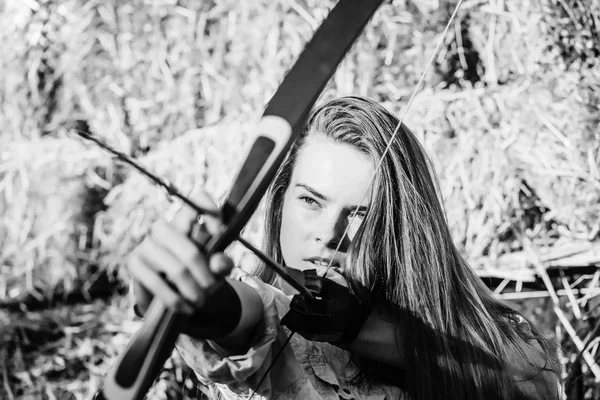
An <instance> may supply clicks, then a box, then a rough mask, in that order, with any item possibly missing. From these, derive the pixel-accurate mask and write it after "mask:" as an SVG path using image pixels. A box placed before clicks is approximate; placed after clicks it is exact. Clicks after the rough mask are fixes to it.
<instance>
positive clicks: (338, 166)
mask: <svg viewBox="0 0 600 400" xmlns="http://www.w3.org/2000/svg"><path fill="white" fill-rule="evenodd" d="M373 165H374V163H373V160H372V158H371V157H370V156H369V155H367V154H365V153H362V152H360V151H359V150H357V149H356V148H355V147H353V146H351V145H348V144H345V143H340V142H336V141H334V140H332V139H330V138H328V137H326V136H321V135H314V136H311V137H309V138H308V139H307V142H306V143H305V145H304V147H303V148H302V149H301V150H300V152H299V154H298V158H297V160H296V165H295V167H294V171H293V174H292V182H291V184H292V185H295V184H298V183H301V184H305V185H308V186H310V187H311V188H313V189H315V190H317V191H319V192H320V193H322V194H324V195H325V196H327V197H334V196H337V197H338V198H339V197H341V196H343V197H345V200H347V201H348V202H354V203H355V204H358V203H359V202H360V200H361V199H362V198H363V196H364V195H365V193H367V191H368V189H369V186H370V184H371V180H372V178H373V170H374V167H373Z"/></svg>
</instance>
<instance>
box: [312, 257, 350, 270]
mask: <svg viewBox="0 0 600 400" xmlns="http://www.w3.org/2000/svg"><path fill="white" fill-rule="evenodd" d="M304 261H308V262H310V263H312V264H314V265H316V266H318V267H329V266H331V267H333V268H339V267H340V264H341V263H340V262H339V261H338V260H337V259H333V260H332V259H331V258H327V257H310V258H305V259H304Z"/></svg>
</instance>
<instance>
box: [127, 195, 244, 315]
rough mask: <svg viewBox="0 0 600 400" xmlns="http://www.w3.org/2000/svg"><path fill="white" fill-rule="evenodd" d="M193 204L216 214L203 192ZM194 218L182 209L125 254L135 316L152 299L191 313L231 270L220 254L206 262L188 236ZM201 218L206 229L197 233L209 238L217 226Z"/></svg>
mask: <svg viewBox="0 0 600 400" xmlns="http://www.w3.org/2000/svg"><path fill="white" fill-rule="evenodd" d="M193 200H194V201H195V203H196V204H198V205H199V206H200V207H202V208H205V209H210V210H214V211H217V206H216V205H215V203H214V202H213V201H212V199H210V197H209V196H208V195H207V194H206V193H199V194H197V195H195V196H193ZM196 218H197V214H196V212H195V211H194V210H193V209H192V208H190V207H189V206H187V205H184V207H183V208H182V209H181V210H180V211H179V212H178V213H177V215H176V216H175V218H174V219H173V220H172V221H171V222H168V221H166V220H164V219H160V220H158V221H157V222H155V223H154V224H153V225H152V229H151V231H150V234H149V235H148V236H147V237H146V238H145V239H144V240H143V241H142V243H140V244H139V245H138V246H137V247H136V248H135V249H134V251H133V252H132V253H131V255H130V257H129V259H128V261H127V267H128V270H129V274H130V276H131V277H132V278H133V280H134V286H133V292H134V295H135V297H136V301H137V306H138V309H139V311H140V312H142V313H144V312H145V310H146V309H147V308H148V306H149V305H150V302H151V301H152V298H153V297H154V296H156V297H157V298H159V299H160V300H161V301H162V302H163V303H164V304H165V305H167V306H168V307H171V308H173V309H176V310H178V311H180V312H183V313H187V314H191V313H193V312H194V311H195V310H196V309H197V308H199V307H201V306H202V305H203V304H204V303H205V301H206V298H207V296H208V295H209V294H210V293H211V290H213V289H214V288H215V287H216V283H217V282H218V281H219V280H220V279H223V277H225V276H227V275H228V274H229V272H230V271H231V269H232V268H233V263H232V261H231V259H230V258H229V257H227V256H225V255H224V254H223V253H218V254H215V255H213V256H212V257H211V258H210V261H209V260H208V259H207V255H206V253H205V252H204V250H203V248H202V246H200V245H198V244H197V242H195V241H194V240H193V239H191V238H190V237H188V232H190V231H191V227H192V226H193V224H194V223H195V221H196ZM203 218H204V220H205V222H206V224H205V226H206V231H205V232H200V233H199V235H202V234H203V235H207V234H215V233H216V232H217V231H218V229H219V227H220V222H219V221H218V220H216V219H215V218H211V217H209V216H203ZM196 239H198V240H201V238H199V237H196Z"/></svg>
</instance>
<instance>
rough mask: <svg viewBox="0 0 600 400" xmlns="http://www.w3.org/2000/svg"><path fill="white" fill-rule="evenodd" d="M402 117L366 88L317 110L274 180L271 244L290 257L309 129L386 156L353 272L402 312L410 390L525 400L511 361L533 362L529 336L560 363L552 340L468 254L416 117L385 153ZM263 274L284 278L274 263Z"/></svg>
mask: <svg viewBox="0 0 600 400" xmlns="http://www.w3.org/2000/svg"><path fill="white" fill-rule="evenodd" d="M398 123H399V121H398V119H397V118H396V117H395V116H394V115H393V114H392V113H390V112H389V111H387V110H386V109H385V108H383V107H382V106H380V105H379V104H377V103H375V102H373V101H370V100H368V99H364V98H359V97H345V98H340V99H336V100H333V101H330V102H327V103H326V104H323V105H322V106H320V107H318V108H317V109H316V110H314V111H313V113H312V114H311V116H310V117H309V119H308V123H307V125H306V130H305V132H304V133H303V135H302V137H301V138H300V139H299V140H298V141H297V142H296V144H295V145H294V146H293V148H292V149H291V151H290V153H289V155H288V157H287V159H286V160H285V162H284V163H283V164H282V166H281V168H280V170H279V172H278V174H277V176H276V179H275V180H274V182H273V184H272V186H271V188H270V191H269V196H268V203H267V204H268V205H267V207H268V208H267V211H266V215H265V218H266V220H265V251H266V252H267V254H268V255H269V256H270V257H272V258H273V259H274V260H275V261H277V262H279V263H283V262H284V260H283V256H282V253H281V247H280V240H279V239H280V229H281V216H282V208H283V201H284V195H285V192H286V190H287V188H288V186H289V184H290V179H291V175H292V171H293V169H294V166H295V163H296V159H297V157H298V154H299V152H300V151H301V150H302V148H303V147H304V145H305V143H306V139H307V138H308V137H310V136H312V135H323V136H327V137H329V138H330V139H333V140H334V141H336V142H339V143H344V144H347V145H351V146H353V147H354V148H355V149H357V150H358V151H360V152H362V153H364V154H367V155H369V156H370V157H371V158H372V159H373V161H374V162H375V163H378V162H379V161H380V160H381V166H380V167H379V169H378V170H377V171H376V174H375V176H374V181H373V183H372V185H371V190H372V191H373V192H372V195H371V203H370V205H369V210H368V213H367V215H366V217H365V219H364V220H363V223H362V224H361V228H360V229H359V231H358V233H357V235H356V236H355V238H354V240H353V243H352V245H351V247H350V249H349V252H348V254H349V256H348V260H347V262H346V270H345V271H344V275H345V277H346V278H347V279H348V280H349V282H350V284H351V286H353V287H357V286H358V285H360V286H362V287H366V288H370V295H371V297H372V299H373V301H374V302H375V304H376V305H377V306H379V307H382V308H384V309H385V313H386V314H387V315H389V317H390V318H391V319H392V320H393V321H394V326H396V330H397V333H396V337H397V343H398V345H399V346H400V343H401V346H402V348H401V354H403V355H405V357H406V365H408V366H409V367H408V368H406V370H405V371H404V372H405V379H404V383H403V384H402V385H403V387H404V389H405V390H406V392H407V394H408V395H409V396H410V397H411V398H414V399H442V398H444V399H446V398H452V399H484V398H485V399H517V398H519V392H518V390H517V388H516V386H515V383H514V377H513V376H511V375H510V374H509V373H507V371H506V370H507V368H506V360H523V361H522V362H523V365H524V366H527V365H529V368H528V370H531V366H532V364H531V362H530V361H529V360H530V359H531V357H530V353H531V345H530V344H528V341H529V340H536V341H537V342H538V343H539V344H540V346H541V347H540V348H541V350H540V352H539V353H540V355H541V356H542V358H543V359H544V358H545V360H546V364H547V365H546V366H545V367H544V368H547V369H550V370H555V368H556V360H555V359H554V357H553V355H552V352H551V351H550V349H549V343H547V342H546V341H545V340H544V338H543V337H542V336H541V335H540V334H539V332H538V331H537V330H535V328H534V327H532V331H531V332H525V331H524V330H521V329H519V328H518V326H519V324H518V323H517V322H518V320H519V318H520V317H519V316H518V314H517V313H516V312H515V311H514V310H512V309H511V308H509V307H507V306H506V305H504V304H502V303H500V302H499V301H498V300H496V299H494V297H493V296H492V294H491V292H490V290H489V289H488V288H487V287H486V286H485V285H484V284H483V282H482V281H481V279H480V278H479V277H478V276H477V275H476V274H475V272H474V271H473V270H472V269H471V268H470V266H469V265H468V264H467V263H466V261H465V260H464V259H463V258H462V256H461V255H460V254H459V251H458V249H457V248H456V246H455V245H454V243H453V241H452V238H451V234H450V230H449V228H448V224H447V220H446V216H445V213H444V209H443V205H442V201H441V196H440V195H439V193H440V192H439V188H438V186H437V178H436V176H435V173H434V171H433V168H432V165H431V162H430V160H429V158H428V156H427V155H426V153H425V151H424V149H423V148H422V146H421V145H420V143H419V141H418V140H417V139H416V137H415V136H414V135H413V134H412V132H411V131H410V130H409V129H408V128H407V127H406V126H404V125H402V126H400V127H399V132H398V133H397V136H396V137H395V139H394V141H393V143H392V144H391V147H390V150H389V152H387V153H386V154H385V155H384V152H385V148H386V146H387V145H388V141H389V140H390V139H391V137H392V134H393V132H394V130H395V129H396V127H397V125H398ZM375 165H376V164H375ZM259 275H261V277H262V278H263V279H264V280H265V281H267V282H273V280H274V276H273V275H272V273H270V272H269V270H268V269H266V268H262V269H261V270H260V272H259ZM355 359H356V360H357V362H358V364H359V366H360V370H361V376H360V378H362V380H363V381H375V382H377V381H379V382H385V383H392V384H393V383H394V379H393V377H392V378H391V379H390V376H389V371H390V370H391V369H390V368H389V367H386V366H384V365H382V364H380V363H377V362H373V361H369V360H367V359H363V358H355ZM539 372H540V373H541V370H540V371H539ZM534 374H535V373H534ZM531 378H533V376H524V377H523V379H531ZM539 390H541V391H545V390H547V391H548V393H547V396H544V395H542V396H541V397H540V398H554V396H555V395H553V393H550V390H551V389H550V388H539Z"/></svg>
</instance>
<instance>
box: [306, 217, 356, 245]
mask: <svg viewBox="0 0 600 400" xmlns="http://www.w3.org/2000/svg"><path fill="white" fill-rule="evenodd" d="M347 222H348V213H347V212H345V211H341V212H330V213H328V215H322V216H321V218H320V219H319V221H317V222H316V224H315V225H316V226H315V231H314V232H315V233H314V235H315V240H316V241H317V242H319V243H322V244H323V245H324V246H325V247H327V248H330V249H334V250H335V249H336V248H338V246H339V249H338V251H340V252H346V250H347V249H348V247H349V246H350V239H349V237H348V235H347V234H345V231H346V227H347V225H348V223H347Z"/></svg>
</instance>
